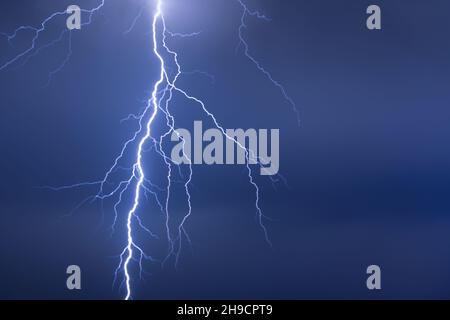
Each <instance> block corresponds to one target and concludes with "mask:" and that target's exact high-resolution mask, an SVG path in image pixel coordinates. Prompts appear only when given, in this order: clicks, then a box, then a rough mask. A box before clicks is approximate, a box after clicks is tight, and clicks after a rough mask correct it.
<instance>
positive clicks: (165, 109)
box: [0, 0, 300, 300]
mask: <svg viewBox="0 0 450 320" xmlns="http://www.w3.org/2000/svg"><path fill="white" fill-rule="evenodd" d="M154 1H155V5H156V7H155V9H154V11H153V13H152V14H153V16H152V31H151V35H152V46H153V55H154V57H155V58H156V59H157V60H158V63H159V77H158V79H157V80H156V81H155V83H154V84H153V88H152V92H151V96H150V98H149V99H148V101H146V106H145V107H144V108H143V110H141V112H140V113H139V114H130V115H128V117H127V118H125V119H124V120H123V121H125V120H136V121H138V123H139V128H138V130H136V131H135V133H134V134H133V136H132V137H131V138H130V139H129V140H127V141H126V142H125V143H124V144H123V145H122V148H121V152H120V153H119V155H118V156H117V158H115V160H114V162H113V165H112V166H111V167H110V169H109V170H108V171H107V172H106V174H105V175H104V177H103V179H101V180H98V181H92V182H84V183H78V184H73V185H68V186H62V187H57V188H54V187H51V188H50V189H51V190H54V191H61V190H68V189H73V188H81V187H88V186H98V192H97V193H96V194H95V195H93V196H89V197H88V198H86V199H84V200H83V201H82V202H81V203H80V204H79V205H78V206H77V207H76V208H75V210H76V209H79V208H81V207H82V206H83V205H85V204H87V203H93V202H94V201H100V202H102V203H103V201H104V200H106V199H110V198H113V197H116V201H115V202H114V206H113V211H114V221H113V224H112V226H111V229H112V233H114V232H115V227H116V224H117V221H118V218H119V217H120V216H121V214H120V206H121V205H122V204H123V198H124V196H125V194H131V196H132V199H133V201H132V205H131V208H129V210H127V211H126V232H127V234H126V245H125V247H124V249H123V250H122V252H121V254H120V256H119V259H120V262H119V264H118V266H117V268H116V270H115V276H114V282H113V283H114V284H115V283H116V281H117V279H118V278H119V274H121V273H123V281H122V284H124V285H125V290H126V295H125V299H126V300H128V299H131V298H132V281H133V278H134V277H133V276H132V272H131V265H132V263H133V262H134V263H136V265H137V267H138V268H139V271H140V276H141V277H142V272H143V260H149V261H152V262H155V261H156V259H154V258H153V257H151V256H150V255H148V254H146V253H145V251H144V250H143V248H142V247H141V246H140V245H139V244H138V243H137V239H136V237H135V236H134V235H135V233H136V231H137V229H140V230H142V231H144V232H145V233H146V234H148V235H149V236H150V237H151V238H158V236H157V235H155V234H154V233H153V232H152V231H151V230H150V229H149V228H148V227H146V226H145V225H144V223H143V221H142V220H141V218H140V216H139V213H138V211H139V209H140V207H141V205H142V202H143V201H144V200H143V195H145V196H146V197H148V195H151V196H152V197H153V198H154V201H155V202H156V204H157V206H158V208H159V209H160V210H161V212H162V213H163V214H164V217H165V232H166V235H165V236H166V240H167V242H168V244H169V246H168V247H169V249H168V253H167V256H166V257H165V258H164V259H163V261H160V262H161V263H162V264H164V263H165V262H167V261H168V259H170V258H171V257H175V265H177V264H178V261H179V257H180V253H181V248H182V243H183V239H186V241H187V242H188V243H189V244H190V243H191V240H190V237H189V235H188V233H187V231H186V229H185V225H186V222H187V221H188V219H189V217H190V216H191V214H192V204H191V193H190V187H191V182H192V177H193V168H192V163H191V160H190V159H189V158H188V157H187V155H186V154H185V153H184V150H183V156H184V157H185V158H186V159H187V160H188V163H189V166H188V168H189V174H188V176H187V177H186V178H185V181H184V193H185V195H186V202H187V207H188V209H187V210H186V212H185V213H184V216H183V217H182V219H181V222H180V223H179V224H178V226H177V230H176V234H175V235H172V232H171V228H170V226H169V223H170V221H171V214H170V211H169V204H170V201H171V197H172V195H171V189H172V182H173V181H172V179H173V177H172V173H173V170H174V169H175V167H176V168H177V169H178V170H179V173H180V176H183V175H182V174H181V169H180V167H179V166H178V165H177V164H175V163H173V162H172V160H171V159H170V157H168V156H167V155H166V153H165V151H164V148H163V142H164V139H166V138H167V137H169V136H171V135H172V134H174V133H175V134H177V135H178V132H177V131H176V130H175V121H176V119H175V116H174V115H172V113H171V111H170V106H171V103H172V102H173V97H174V95H175V94H177V95H180V96H181V97H183V98H184V99H187V100H188V101H191V102H193V103H195V104H196V105H198V106H199V107H200V108H201V110H202V111H203V112H204V114H205V115H206V116H207V117H208V118H210V119H211V120H212V122H213V123H214V125H215V126H216V127H217V128H218V129H220V130H221V132H222V133H223V135H224V136H225V137H226V138H227V139H229V140H231V141H233V143H235V144H236V145H237V146H238V147H239V148H241V149H242V150H244V151H245V157H246V160H247V161H246V169H247V175H248V181H249V184H250V186H251V187H252V188H253V190H254V196H255V203H254V204H255V210H256V214H257V217H258V221H259V225H260V227H261V229H262V231H263V233H264V237H265V240H266V241H267V243H268V244H271V242H270V239H269V236H268V232H267V228H266V226H265V224H264V220H265V219H267V217H265V216H264V214H263V212H262V209H261V207H260V190H259V187H258V184H257V183H256V182H255V179H254V177H253V171H252V168H251V166H250V160H255V161H256V162H257V163H258V164H259V165H260V166H261V163H262V161H260V159H259V158H258V157H257V155H255V154H253V153H252V151H251V150H249V149H248V148H246V147H245V145H242V144H241V143H240V142H239V141H237V140H236V139H235V138H234V137H231V136H229V135H227V133H226V131H225V129H224V128H223V127H222V126H221V124H220V123H219V121H218V120H217V119H216V117H215V116H214V114H213V113H212V112H210V111H209V110H208V108H207V107H206V104H205V102H203V101H202V100H201V99H199V98H197V97H194V96H192V95H190V94H189V93H188V92H187V91H186V90H184V89H182V88H180V87H178V86H177V81H178V79H179V78H180V76H181V75H188V74H194V73H199V74H203V75H205V76H207V77H209V78H211V79H212V80H213V81H214V78H213V77H212V76H211V75H209V74H208V73H205V72H203V71H199V70H195V71H191V72H188V71H186V72H185V71H183V70H182V67H181V65H180V63H179V59H178V53H177V52H175V51H174V50H172V49H170V47H169V46H168V44H167V41H166V40H167V37H171V38H177V37H178V38H186V37H194V36H197V35H199V34H200V33H199V32H193V33H179V32H172V31H169V30H168V29H167V27H166V22H165V18H164V7H163V2H164V0H154ZM236 2H237V3H238V4H239V5H240V7H241V8H242V16H241V24H240V26H239V29H238V37H239V44H238V47H237V50H238V49H239V48H243V50H244V54H245V56H246V57H247V58H248V59H249V60H250V61H251V62H252V63H253V64H254V65H255V66H256V68H257V70H258V71H259V72H261V73H262V74H263V75H264V76H265V77H267V78H268V80H269V81H270V82H271V83H272V84H273V85H274V86H275V87H276V88H278V89H279V90H280V92H281V93H282V95H283V97H284V98H285V99H286V100H287V102H288V103H289V104H290V105H291V106H292V108H293V110H294V112H295V114H296V115H297V119H298V120H299V119H300V118H299V113H298V110H297V108H296V106H295V103H294V101H293V100H292V99H291V98H290V97H289V96H288V94H287V92H286V90H285V88H284V87H283V86H282V85H281V84H280V83H279V82H278V81H276V80H275V79H274V77H273V76H272V75H271V74H270V73H269V71H267V70H266V69H265V68H264V67H263V66H262V64H261V63H260V62H258V60H257V59H256V58H255V57H254V56H253V55H252V54H251V53H250V48H249V45H248V43H247V42H246V40H245V37H244V31H245V28H246V19H247V18H248V17H254V18H257V19H262V20H266V21H267V20H269V19H268V18H267V17H266V16H265V15H263V14H261V13H260V12H258V11H252V10H250V9H249V8H248V7H247V6H246V5H245V3H244V2H243V1H242V0H236ZM104 5H105V0H102V1H101V2H100V4H99V5H98V6H97V7H95V8H93V9H90V10H86V9H82V13H84V14H87V16H88V19H87V20H86V22H84V23H82V26H87V25H90V24H91V23H92V19H93V16H94V14H95V13H96V12H98V11H99V10H100V9H101V8H102V7H103V6H104ZM144 13H145V10H144V7H143V8H141V10H140V11H139V13H138V15H137V16H136V17H135V19H134V20H133V21H132V24H131V26H130V27H129V29H128V30H126V31H125V32H124V33H125V34H127V33H129V32H131V31H132V30H133V29H134V27H135V25H136V23H137V20H138V19H139V18H140V17H141V16H142V15H143V14H144ZM61 16H66V11H61V12H56V13H53V14H52V15H51V16H49V17H48V18H46V19H45V20H44V21H43V22H42V23H41V25H40V26H39V27H33V26H20V27H19V28H17V29H16V30H15V31H14V32H13V33H11V34H4V33H2V34H0V35H3V36H5V37H6V38H7V39H8V42H9V43H12V42H13V41H14V40H15V39H16V37H17V36H18V34H19V33H21V32H22V31H32V32H33V34H34V36H33V38H32V41H31V44H30V46H29V47H28V48H27V49H25V50H24V51H22V52H20V53H19V54H17V55H16V56H15V57H13V58H11V59H10V60H8V61H7V62H5V63H4V64H2V65H0V71H2V70H4V69H6V68H8V67H10V66H12V65H13V64H15V63H18V62H19V61H22V64H25V63H27V62H28V61H29V60H30V59H31V58H32V57H34V56H36V55H38V54H39V53H41V52H42V51H43V50H44V49H46V48H48V47H50V46H53V45H56V44H57V43H59V42H61V41H62V40H63V39H64V36H65V35H66V34H68V42H69V46H68V52H67V55H66V57H65V59H64V60H63V61H62V62H61V64H60V65H59V66H58V67H57V68H56V69H55V70H53V71H52V72H50V73H49V78H48V83H47V85H48V84H49V83H50V81H51V80H52V78H53V77H54V76H55V75H56V74H57V73H58V72H60V71H61V70H62V69H63V68H64V66H65V65H66V64H67V63H68V62H69V60H70V57H71V55H72V31H69V30H68V29H65V30H63V31H62V32H61V33H60V35H59V37H58V38H56V39H55V40H53V41H51V42H49V43H47V44H42V45H40V46H39V45H38V40H39V38H40V35H41V34H42V33H43V32H45V31H46V29H47V26H48V24H49V23H50V22H51V21H52V20H54V19H56V18H58V17H61ZM167 57H169V58H167ZM167 59H169V60H167ZM168 64H174V65H175V66H176V68H175V69H176V72H175V74H174V75H170V72H168V70H169V68H168ZM159 114H162V115H163V116H164V117H165V120H166V126H167V131H166V132H165V133H163V134H161V135H160V136H159V137H154V136H152V124H153V123H154V121H155V119H156V118H157V117H158V115H159ZM178 137H179V139H180V140H182V142H183V144H184V143H185V141H184V140H183V138H182V137H181V136H180V135H178ZM150 142H151V150H152V151H154V152H156V153H157V154H158V155H159V156H160V157H161V158H162V160H163V161H164V164H165V166H166V167H167V185H166V186H165V187H160V186H157V185H155V184H154V183H152V181H151V179H150V176H151V175H150V174H148V173H147V172H146V169H145V165H144V153H145V152H148V151H149V150H148V149H146V146H147V144H149V143H150ZM130 152H131V154H133V158H134V163H133V164H131V166H130V165H129V166H128V167H124V166H122V164H121V163H122V162H123V160H124V157H125V156H126V155H129V154H130ZM118 171H123V172H125V173H128V175H126V177H125V178H122V179H120V181H114V177H113V175H114V174H116V173H117V172H118ZM280 178H281V180H282V181H285V178H284V177H282V176H280ZM271 179H273V178H271ZM272 181H273V180H272ZM111 186H112V187H111ZM161 193H163V194H164V195H165V199H161Z"/></svg>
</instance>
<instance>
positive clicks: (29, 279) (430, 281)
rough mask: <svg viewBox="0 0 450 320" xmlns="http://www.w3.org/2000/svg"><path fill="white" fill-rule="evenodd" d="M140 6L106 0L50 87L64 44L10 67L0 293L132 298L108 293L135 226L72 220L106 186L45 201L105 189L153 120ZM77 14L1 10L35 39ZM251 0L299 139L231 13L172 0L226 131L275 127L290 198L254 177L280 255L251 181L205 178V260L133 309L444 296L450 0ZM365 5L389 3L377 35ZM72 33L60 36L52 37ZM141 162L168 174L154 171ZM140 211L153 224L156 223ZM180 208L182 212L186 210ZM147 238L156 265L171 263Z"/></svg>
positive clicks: (212, 174) (197, 255) (199, 197)
mask: <svg viewBox="0 0 450 320" xmlns="http://www.w3.org/2000/svg"><path fill="white" fill-rule="evenodd" d="M143 2H144V1H142V0H132V1H119V0H110V1H107V4H106V6H105V7H104V8H103V9H102V11H100V12H99V13H98V14H97V15H95V16H94V21H93V23H92V25H90V26H86V27H85V28H83V29H82V30H81V31H78V32H75V33H73V44H72V48H73V55H72V57H71V59H70V61H69V62H68V63H67V65H66V66H65V67H64V69H63V70H62V71H61V72H60V73H58V74H57V75H55V76H54V78H53V79H52V82H51V83H50V85H49V86H47V87H45V84H46V83H47V78H48V73H49V72H50V71H51V70H53V69H55V68H56V67H57V66H58V65H59V64H60V63H61V61H63V60H64V58H65V55H66V52H67V48H68V42H67V39H65V40H63V41H62V42H60V43H58V44H57V45H55V46H53V47H50V48H48V49H45V50H44V51H43V52H41V53H40V54H39V55H37V56H35V57H32V58H31V59H30V60H29V61H28V62H27V63H26V64H25V65H22V63H21V62H19V63H16V64H14V65H13V66H11V67H10V68H7V69H5V70H3V71H2V72H0V84H1V88H2V90H1V91H0V101H1V117H0V143H1V148H2V150H3V152H2V157H0V168H1V169H2V172H3V179H2V180H3V183H2V184H1V187H0V252H1V259H0V271H1V275H2V276H1V277H0V298H67V299H73V298H97V299H98V298H100V299H104V298H114V299H116V298H117V299H118V298H122V297H123V294H124V292H123V290H118V289H117V288H115V289H112V280H113V273H114V269H115V267H116V265H117V263H118V260H117V258H115V257H116V256H117V255H118V254H120V251H121V250H122V248H123V246H124V243H125V242H124V241H125V237H124V232H125V230H124V229H123V224H122V225H119V227H118V230H117V232H116V234H115V236H114V237H112V238H111V237H110V236H109V225H110V224H111V221H112V218H113V214H112V212H111V206H110V204H109V206H108V205H106V206H105V215H104V217H102V213H101V212H102V211H101V208H100V207H99V206H98V205H92V206H84V207H82V208H81V209H80V210H77V211H76V212H75V213H74V215H73V216H71V217H64V215H65V214H67V213H69V212H70V211H71V209H73V208H74V207H75V206H76V205H77V203H79V202H80V201H81V200H83V199H84V198H85V197H87V196H88V195H90V194H92V193H93V192H95V189H92V188H91V189H90V188H81V189H76V190H71V191H64V192H59V193H54V192H51V191H48V190H41V189H39V188H37V187H39V186H43V185H52V186H55V185H65V184H72V183H77V182H81V181H86V180H88V181H89V180H96V179H99V178H100V177H102V175H103V174H104V173H105V171H106V170H107V169H108V168H109V166H110V165H111V163H112V160H113V159H114V158H115V156H116V155H117V153H118V152H119V151H120V147H121V144H122V143H123V142H124V141H125V140H126V139H127V138H128V137H129V136H130V134H132V132H133V130H135V128H136V126H135V124H133V123H132V122H131V123H121V122H120V120H121V119H122V118H124V117H126V116H127V115H128V114H129V113H135V112H138V111H139V110H140V109H141V108H142V107H143V102H142V101H143V100H145V99H146V98H147V97H148V95H149V92H150V90H151V86H152V83H153V82H154V81H155V79H156V77H157V72H158V64H157V60H156V59H155V57H154V56H153V55H152V52H151V37H150V34H149V31H150V23H151V16H150V15H151V11H150V10H151V3H150V5H149V7H148V8H149V9H148V11H144V15H143V16H142V18H141V19H140V20H138V22H137V24H136V27H135V28H134V30H133V31H132V32H131V33H129V34H126V35H125V34H124V31H125V30H127V29H128V28H129V26H130V25H131V23H132V21H133V19H134V17H135V16H136V15H137V14H138V12H139V10H140V8H141V6H142V3H143ZM150 2H151V1H150ZM75 3H76V4H79V5H80V6H81V7H83V8H92V7H94V6H96V5H97V4H98V3H99V1H95V0H86V1H81V0H80V1H75V0H71V1H65V0H64V1H55V0H39V1H36V0H14V1H12V0H10V1H2V2H1V4H0V31H3V32H11V31H13V30H14V29H15V28H16V27H18V26H19V25H22V24H31V25H39V24H40V22H41V21H42V20H43V18H44V17H46V16H48V15H49V14H50V13H51V12H54V11H57V10H64V9H65V8H66V7H67V6H68V5H69V4H75ZM248 3H249V5H250V6H251V7H252V8H258V9H259V10H261V11H262V12H264V13H266V14H267V15H268V16H270V17H271V19H272V21H271V22H270V23H266V22H261V21H257V20H252V19H250V20H249V21H248V29H247V30H246V33H245V34H246V37H247V39H248V42H249V45H250V47H251V50H252V53H253V54H254V55H255V56H256V57H258V59H259V60H260V61H261V62H262V64H263V65H264V66H266V67H267V69H269V70H271V72H272V73H273V75H274V77H275V78H276V79H278V80H279V81H280V82H281V83H282V84H283V85H285V87H286V90H287V92H288V93H289V94H290V95H291V97H292V98H293V99H294V100H295V101H296V103H297V106H298V109H299V111H300V114H301V121H302V124H301V126H300V127H298V126H297V122H296V120H295V114H293V113H292V111H291V109H290V106H289V104H287V103H286V101H285V100H284V99H283V97H282V96H281V94H280V92H279V91H278V90H277V89H276V88H274V87H273V86H272V85H271V84H270V82H268V81H267V79H266V78H265V77H264V76H263V75H261V74H260V73H259V72H258V71H257V70H256V69H255V67H254V65H252V64H251V63H250V62H249V61H248V59H246V58H245V57H244V56H243V54H242V52H238V53H237V54H236V52H235V48H236V45H237V42H238V37H237V28H238V26H239V19H240V15H241V11H240V7H239V5H237V2H236V1H232V0H170V1H169V0H168V3H167V12H166V18H167V25H168V27H169V28H170V29H171V31H173V32H194V31H202V33H201V35H199V36H198V37H195V38H189V39H175V40H171V45H172V46H173V48H175V49H176V50H177V51H178V52H179V53H180V60H181V63H182V64H183V66H184V67H185V70H187V71H193V70H203V71H207V72H209V73H211V74H212V75H214V77H215V81H214V82H211V81H210V79H208V78H206V77H203V76H201V75H186V77H185V78H183V79H182V80H181V81H180V85H181V86H183V87H184V88H186V89H188V90H189V91H190V92H191V93H193V94H195V95H197V96H199V97H201V98H202V99H204V100H205V101H206V102H207V103H208V106H209V108H210V110H211V111H213V112H214V113H215V114H216V116H217V117H218V119H220V121H221V122H222V123H223V125H224V127H226V128H279V129H280V135H281V155H280V162H281V167H280V172H281V173H282V174H283V175H284V176H285V177H286V178H287V179H288V184H289V187H288V188H287V187H284V186H283V185H277V187H276V188H273V187H272V185H271V183H270V181H269V180H267V179H263V178H260V177H258V182H259V183H260V184H261V188H262V201H261V205H262V208H263V210H264V212H265V214H266V215H267V216H269V217H271V218H272V221H269V222H267V226H268V230H269V234H270V236H271V239H272V242H273V248H270V247H268V246H267V244H266V243H265V242H264V237H263V234H262V233H261V230H260V229H259V228H258V224H257V222H256V220H255V212H254V211H255V210H254V207H253V201H254V198H253V197H254V194H253V192H252V189H251V188H250V187H249V186H248V183H247V182H246V176H245V172H243V170H242V167H217V166H216V167H204V166H202V167H196V168H195V175H194V180H193V185H194V188H193V191H192V196H193V217H192V218H191V219H190V220H189V222H188V224H187V230H188V232H189V234H190V236H191V238H192V248H191V249H188V248H186V249H185V251H183V252H184V253H183V255H182V257H181V260H180V264H179V267H178V270H175V268H174V267H173V265H172V264H169V265H167V266H166V267H165V268H164V269H161V268H160V267H159V266H158V265H155V264H149V265H147V266H146V271H147V272H148V274H146V275H145V280H142V281H138V280H137V279H135V281H134V283H133V287H134V292H135V297H136V298H147V299H154V298H185V299H195V298H200V299H208V298H209V299H211V298H230V299H233V298H237V299H240V298H249V299H258V298H272V299H281V298H289V299H297V298H450V271H449V270H450V249H449V243H450V217H449V212H450V203H449V201H448V198H449V197H448V192H449V187H450V149H449V148H448V145H449V142H450V126H449V121H450V110H449V106H450V90H449V88H450V41H448V34H449V32H450V25H449V24H448V14H449V12H450V3H449V2H448V1H446V0H430V1H423V0H421V1H415V0H413V1H406V0H390V1H382V0H376V1H365V0H353V1H344V0H341V1H334V0H333V1H332V0H314V1H312V0H309V1H303V0H295V1H294V0H286V1H274V0H260V1H248ZM370 4H378V5H379V6H380V7H381V9H382V23H383V25H382V27H383V29H382V30H381V31H369V30H367V29H366V26H365V20H366V17H367V16H366V14H365V11H366V8H367V6H368V5H370ZM64 25H65V21H64V20H56V21H55V22H54V23H52V24H51V25H50V26H49V32H47V33H45V35H44V38H43V41H44V42H45V41H47V42H48V41H49V40H51V39H54V38H55V36H57V35H58V32H60V30H61V28H62V27H64ZM31 36H32V35H30V33H27V32H23V33H21V34H20V35H19V37H18V38H17V39H16V40H15V41H14V42H13V43H12V44H8V42H7V41H6V39H5V38H1V37H0V63H4V62H5V61H7V60H9V59H10V58H11V57H12V56H14V55H15V54H16V53H17V52H20V50H23V49H24V48H26V45H27V44H28V43H29V41H30V37H31ZM44 42H43V43H44ZM176 103H177V114H178V119H180V120H179V126H181V127H187V126H189V125H192V123H193V121H194V120H201V119H203V120H204V121H205V123H208V122H207V121H206V119H205V118H204V117H203V116H202V114H201V113H200V112H199V109H198V106H195V105H193V104H190V103H186V102H185V101H183V100H182V99H178V100H177V101H176ZM148 166H149V168H152V169H155V171H156V173H155V175H156V177H157V179H162V177H163V173H162V172H161V171H160V170H156V168H159V167H157V165H156V164H154V163H152V161H150V160H149V161H148ZM146 209H147V211H148V214H149V216H148V217H147V219H148V220H147V221H150V222H152V223H153V222H154V221H160V219H161V217H160V214H159V213H157V212H154V211H155V210H154V208H152V207H151V206H148V208H146ZM183 209H184V199H183V198H179V199H178V200H177V202H176V203H175V204H174V210H175V211H180V210H183ZM144 210H145V209H144ZM122 212H123V211H122ZM153 219H154V220H153ZM121 222H122V223H123V220H122V221H121ZM155 228H157V227H155ZM143 241H144V244H145V246H146V247H147V248H148V250H149V251H150V252H155V253H160V252H163V250H164V249H165V246H164V245H163V243H162V242H158V241H154V240H151V239H143ZM70 264H78V265H80V266H81V268H82V271H83V278H82V281H83V282H82V285H83V290H82V291H80V292H69V291H68V290H67V289H66V288H65V277H66V275H65V269H66V267H67V266H68V265H70ZM371 264H377V265H380V266H381V269H382V288H383V289H382V290H381V292H369V291H368V290H367V289H366V286H365V281H366V274H365V270H366V267H367V266H368V265H371Z"/></svg>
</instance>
